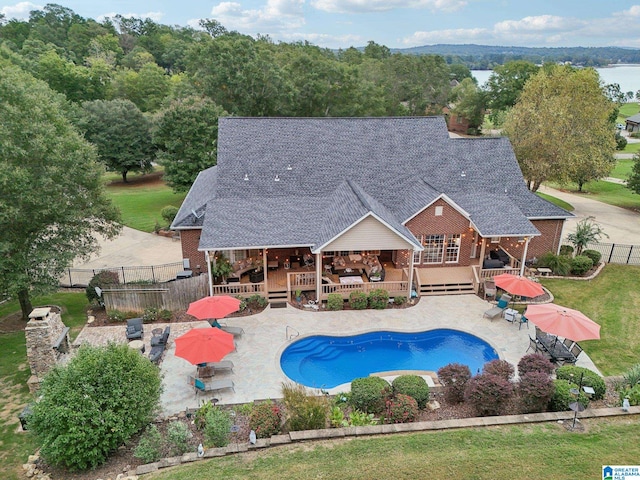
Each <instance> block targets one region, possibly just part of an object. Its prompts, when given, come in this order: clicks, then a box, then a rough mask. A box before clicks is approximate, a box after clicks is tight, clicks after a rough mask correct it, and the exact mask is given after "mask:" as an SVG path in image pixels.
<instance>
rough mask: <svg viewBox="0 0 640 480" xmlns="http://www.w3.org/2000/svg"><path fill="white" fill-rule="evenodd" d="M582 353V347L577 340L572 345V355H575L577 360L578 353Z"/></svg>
mask: <svg viewBox="0 0 640 480" xmlns="http://www.w3.org/2000/svg"><path fill="white" fill-rule="evenodd" d="M581 353H582V347H581V346H580V345H578V342H575V343H574V344H573V346H572V347H571V355H573V356H574V357H575V358H576V360H577V359H578V355H580V354H581Z"/></svg>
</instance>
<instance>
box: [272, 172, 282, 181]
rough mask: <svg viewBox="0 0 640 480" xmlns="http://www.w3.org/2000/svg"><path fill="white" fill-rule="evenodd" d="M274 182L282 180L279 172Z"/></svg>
mask: <svg viewBox="0 0 640 480" xmlns="http://www.w3.org/2000/svg"><path fill="white" fill-rule="evenodd" d="M273 181H274V182H279V181H280V176H279V175H278V174H276V178H274V179H273Z"/></svg>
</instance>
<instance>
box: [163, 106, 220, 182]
mask: <svg viewBox="0 0 640 480" xmlns="http://www.w3.org/2000/svg"><path fill="white" fill-rule="evenodd" d="M226 115H227V113H226V112H225V111H224V109H223V108H222V107H219V106H218V105H216V104H215V103H214V102H213V101H211V100H209V99H208V98H198V97H188V98H185V99H180V100H175V101H174V102H172V103H171V105H169V106H168V107H167V108H165V109H164V110H161V111H160V112H158V115H157V118H156V122H155V128H154V133H153V140H154V142H155V143H156V145H157V146H158V149H159V153H158V161H159V162H160V163H161V164H162V165H163V166H164V179H165V181H166V182H167V183H168V184H169V185H170V186H171V187H172V188H173V190H174V191H175V192H180V191H187V190H189V188H190V187H191V185H192V184H193V182H194V180H195V179H196V177H197V176H198V173H200V172H201V171H202V170H204V169H206V168H209V167H212V166H214V165H215V164H216V160H217V152H218V151H217V140H218V117H222V116H226Z"/></svg>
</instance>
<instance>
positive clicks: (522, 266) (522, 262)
mask: <svg viewBox="0 0 640 480" xmlns="http://www.w3.org/2000/svg"><path fill="white" fill-rule="evenodd" d="M529 240H531V237H524V242H525V243H524V251H523V252H522V260H521V261H520V276H521V277H522V276H524V267H525V265H524V262H525V260H526V259H527V250H528V249H529Z"/></svg>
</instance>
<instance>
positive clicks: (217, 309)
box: [187, 295, 240, 320]
mask: <svg viewBox="0 0 640 480" xmlns="http://www.w3.org/2000/svg"><path fill="white" fill-rule="evenodd" d="M239 309H240V300H238V299H237V298H235V297H230V296H229V295H215V296H212V297H205V298H201V299H200V300H196V301H195V302H192V303H190V304H189V308H188V309H187V313H188V314H189V315H193V316H194V317H196V318H197V319H199V320H204V319H206V318H223V317H226V316H227V315H229V314H230V313H233V312H237V311H238V310H239Z"/></svg>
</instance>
